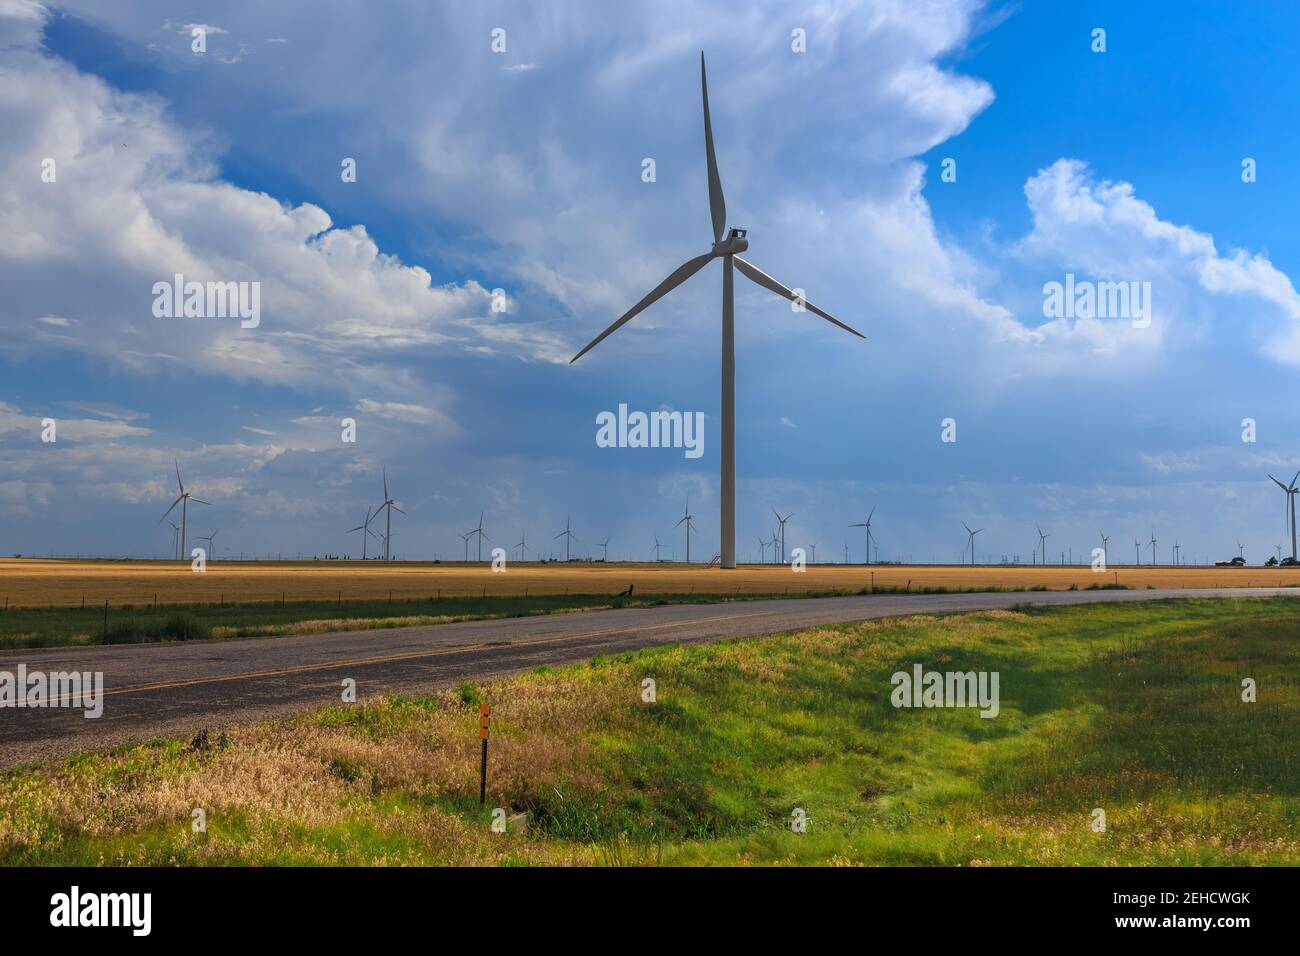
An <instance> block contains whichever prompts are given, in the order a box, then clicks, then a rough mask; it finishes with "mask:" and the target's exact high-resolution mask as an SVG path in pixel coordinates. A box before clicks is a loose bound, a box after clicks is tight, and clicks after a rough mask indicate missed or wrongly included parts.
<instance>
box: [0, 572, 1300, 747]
mask: <svg viewBox="0 0 1300 956" xmlns="http://www.w3.org/2000/svg"><path fill="white" fill-rule="evenodd" d="M1273 596H1284V597H1300V591H1297V590H1296V589H1294V588H1219V589H1192V588H1187V589H1176V590H1146V591H1035V592H998V593H988V594H916V595H902V594H881V595H860V596H855V597H837V598H791V599H774V600H762V601H742V602H735V603H728V604H669V605H660V606H657V607H646V608H624V609H621V610H604V611H585V612H581V613H574V614H553V615H545V616H537V617H523V618H507V619H502V620H492V621H464V622H461V623H457V624H438V625H431V626H425V627H407V628H394V629H377V630H366V631H342V632H338V633H331V634H311V635H305V634H300V635H292V636H287V637H259V638H247V639H243V640H224V641H194V642H190V643H176V644H129V645H119V646H112V647H64V648H46V649H33V650H18V651H0V671H9V672H14V671H16V669H17V667H18V665H19V664H26V665H27V669H28V670H29V671H46V672H49V671H72V670H76V671H101V672H103V675H104V678H103V680H104V695H105V696H104V709H103V715H102V716H101V717H99V718H98V719H86V718H85V717H83V716H82V712H81V710H78V709H69V708H46V709H32V708H22V709H10V708H0V767H9V766H13V765H15V764H20V763H27V762H30V761H36V760H48V759H52V758H58V757H62V756H66V755H68V754H70V753H74V752H76V751H79V750H85V749H94V748H101V747H109V746H116V745H120V744H126V743H133V742H137V741H141V740H147V739H150V738H153V737H160V736H188V735H191V734H194V733H196V732H197V731H198V730H199V729H200V728H204V727H207V728H211V729H216V728H219V727H222V726H229V725H232V724H239V723H249V722H253V721H258V720H265V719H268V718H271V717H276V716H281V715H284V714H289V713H293V712H299V711H305V710H311V709H313V708H316V707H321V706H325V705H328V704H334V703H338V702H339V699H340V697H339V695H340V687H341V682H342V681H343V680H344V679H345V678H352V679H354V680H355V681H356V683H357V694H358V698H359V699H362V700H364V699H365V697H367V696H371V695H376V694H381V693H428V692H429V691H431V690H437V689H443V688H447V687H454V686H456V685H458V684H460V683H461V682H462V681H465V680H475V681H481V680H485V679H489V678H494V677H502V676H505V675H508V674H512V673H517V672H519V671H525V670H530V669H532V668H534V667H538V666H540V665H542V664H565V663H571V662H574V661H580V660H586V659H588V658H590V657H592V656H593V655H595V654H613V653H618V652H621V651H628V650H634V649H637V648H642V647H653V646H655V645H659V644H698V643H705V642H709V641H717V640H721V639H724V638H728V637H755V636H759V635H763V634H776V633H780V632H783V631H794V630H800V629H803V628H807V627H814V626H817V625H820V624H843V623H852V622H857V621H867V620H872V619H878V618H883V617H898V616H901V615H906V614H953V613H958V612H962V611H982V610H993V609H999V608H1009V607H1012V606H1013V605H1017V604H1021V605H1023V604H1034V605H1048V606H1055V605H1068V604H1094V603H1117V602H1129V601H1152V600H1159V599H1162V598H1192V597H1208V598H1228V597H1273Z"/></svg>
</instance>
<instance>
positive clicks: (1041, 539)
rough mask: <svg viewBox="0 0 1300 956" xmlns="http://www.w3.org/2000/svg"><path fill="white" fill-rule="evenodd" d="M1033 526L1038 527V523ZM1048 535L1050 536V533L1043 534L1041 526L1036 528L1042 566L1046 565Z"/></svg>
mask: <svg viewBox="0 0 1300 956" xmlns="http://www.w3.org/2000/svg"><path fill="white" fill-rule="evenodd" d="M1034 527H1035V528H1038V525H1034ZM1050 537H1051V535H1050V534H1043V529H1042V528H1038V546H1039V547H1040V548H1042V549H1043V566H1044V567H1046V566H1047V539H1048V538H1050Z"/></svg>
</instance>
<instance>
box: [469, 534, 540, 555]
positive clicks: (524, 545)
mask: <svg viewBox="0 0 1300 956" xmlns="http://www.w3.org/2000/svg"><path fill="white" fill-rule="evenodd" d="M465 545H466V547H468V546H469V539H468V538H466V539H465ZM515 547H516V548H518V549H519V560H520V561H522V560H523V559H524V554H525V553H526V552H528V551H531V550H533V549H532V548H530V547H528V532H527V531H526V530H525V531H521V532H520V533H519V543H518V544H517V545H515Z"/></svg>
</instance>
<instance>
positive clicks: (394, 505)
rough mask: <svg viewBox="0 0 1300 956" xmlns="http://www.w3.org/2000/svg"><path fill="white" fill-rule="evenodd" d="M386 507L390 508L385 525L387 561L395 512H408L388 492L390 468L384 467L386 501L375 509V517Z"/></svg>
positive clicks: (385, 556) (401, 513) (385, 554)
mask: <svg viewBox="0 0 1300 956" xmlns="http://www.w3.org/2000/svg"><path fill="white" fill-rule="evenodd" d="M385 508H387V509H388V515H387V522H388V523H387V524H386V525H385V526H384V560H385V561H387V560H388V554H389V551H388V539H389V538H391V537H392V536H393V512H394V511H396V512H397V513H398V514H399V515H404V514H406V512H405V511H403V510H402V509H401V508H399V507H397V502H396V501H394V500H393V499H392V498H391V497H390V496H389V494H388V469H387V468H385V469H384V503H383V504H381V505H380V506H379V507H378V508H376V509H375V517H376V518H377V517H379V512H381V511H383V510H384V509H385Z"/></svg>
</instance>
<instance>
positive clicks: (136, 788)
mask: <svg viewBox="0 0 1300 956" xmlns="http://www.w3.org/2000/svg"><path fill="white" fill-rule="evenodd" d="M917 663H919V664H922V665H924V666H925V668H926V669H928V670H941V671H948V670H960V671H970V670H975V671H996V672H998V673H999V675H1000V696H1001V701H1000V713H999V715H998V716H997V717H996V718H993V719H982V718H981V717H980V716H979V714H978V712H977V710H976V709H945V708H939V709H895V708H894V707H893V706H891V704H890V692H891V690H892V687H891V683H890V677H891V675H892V674H893V673H894V672H896V671H900V670H903V671H908V670H910V669H911V668H912V666H913V665H914V664H917ZM1297 675H1300V616H1297V613H1296V605H1295V604H1294V603H1293V602H1292V601H1290V600H1287V599H1267V600H1263V599H1252V600H1233V599H1218V600H1177V601H1160V602H1153V603H1150V604H1143V605H1133V604H1111V605H1091V606H1076V607H1066V608H1052V609H1027V610H1024V611H1000V612H983V613H974V614H964V615H957V616H951V617H932V616H916V617H908V618H901V619H889V620H883V621H876V622H871V623H866V624H861V625H845V626H835V627H824V628H816V629H812V630H807V631H802V632H798V633H793V634H787V635H778V636H774V637H767V638H760V639H746V640H736V641H731V642H726V643H723V644H715V645H702V646H692V647H662V648H656V649H651V650H646V651H642V652H638V653H634V654H627V655H619V656H617V657H613V658H607V659H600V658H598V659H596V660H593V661H591V662H590V663H588V664H585V665H578V666H572V667H564V668H558V669H553V670H548V669H543V670H540V671H537V672H534V673H530V674H527V675H524V676H520V677H516V678H511V679H508V680H502V681H498V682H493V683H490V684H486V685H483V686H476V685H469V684H467V685H464V686H462V687H461V688H459V689H457V690H454V691H448V692H446V693H442V694H440V695H437V696H432V697H421V698H406V697H388V698H376V699H371V700H362V701H361V702H360V703H358V704H356V705H350V706H338V707H329V708H325V709H323V710H320V711H317V712H315V713H313V714H308V715H303V716H301V717H297V718H294V719H289V720H284V721H279V722H275V723H269V724H263V725H258V726H254V727H245V728H228V729H224V730H223V729H221V728H215V727H214V728H210V729H209V730H208V731H205V732H203V733H201V734H199V735H198V736H196V737H195V738H194V739H193V740H159V741H155V742H152V743H149V744H146V745H141V746H134V747H129V748H124V749H120V750H117V751H113V752H108V753H97V754H84V755H80V756H77V757H73V758H70V759H68V760H66V761H62V762H59V763H57V764H52V765H48V766H36V767H25V768H17V769H14V770H10V771H8V772H6V773H3V774H0V864H10V865H14V864H16V865H25V864H65V865H68V864H70V865H116V864H154V865H172V864H183V865H191V864H236V865H240V864H361V865H370V864H498V865H517V864H598V865H605V864H611V865H615V864H666V865H671V864H757V865H763V864H832V865H838V864H916V865H943V866H949V865H961V866H979V865H1076V864H1082V865H1219V864H1228V865H1267V864H1282V865H1293V866H1294V865H1297V864H1300V685H1298V683H1297ZM1247 677H1249V678H1252V679H1253V680H1254V681H1255V682H1256V685H1257V688H1258V701H1257V702H1256V703H1245V702H1243V701H1242V680H1243V679H1244V678H1247ZM646 679H650V680H653V681H654V682H655V684H654V686H655V698H656V699H655V702H653V703H647V702H645V701H643V699H642V698H643V693H644V684H643V681H645V680H646ZM482 702H487V703H490V704H491V707H492V714H493V724H492V736H491V751H490V759H489V780H488V802H487V806H486V807H485V808H480V807H479V803H478V761H479V741H478V733H477V727H478V712H479V704H480V703H482ZM495 807H501V808H502V809H504V810H505V811H506V813H507V814H508V815H515V814H519V813H524V812H527V813H528V814H529V815H530V825H529V827H528V828H527V830H526V832H525V831H522V830H520V831H514V830H512V831H510V832H506V833H494V832H492V830H491V827H490V822H491V813H492V810H493V808H495ZM195 809H202V810H203V811H204V814H205V815H206V832H201V833H195V832H193V828H192V821H193V819H194V814H193V812H194V810H195ZM796 809H799V810H802V811H803V812H804V813H805V814H806V818H807V830H806V832H804V833H794V832H792V831H791V827H790V822H791V818H792V817H791V815H792V813H793V812H794V811H795V810H796ZM1094 809H1101V810H1103V811H1104V813H1105V817H1106V830H1105V832H1096V831H1095V830H1094V829H1093V823H1094V815H1093V811H1094Z"/></svg>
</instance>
